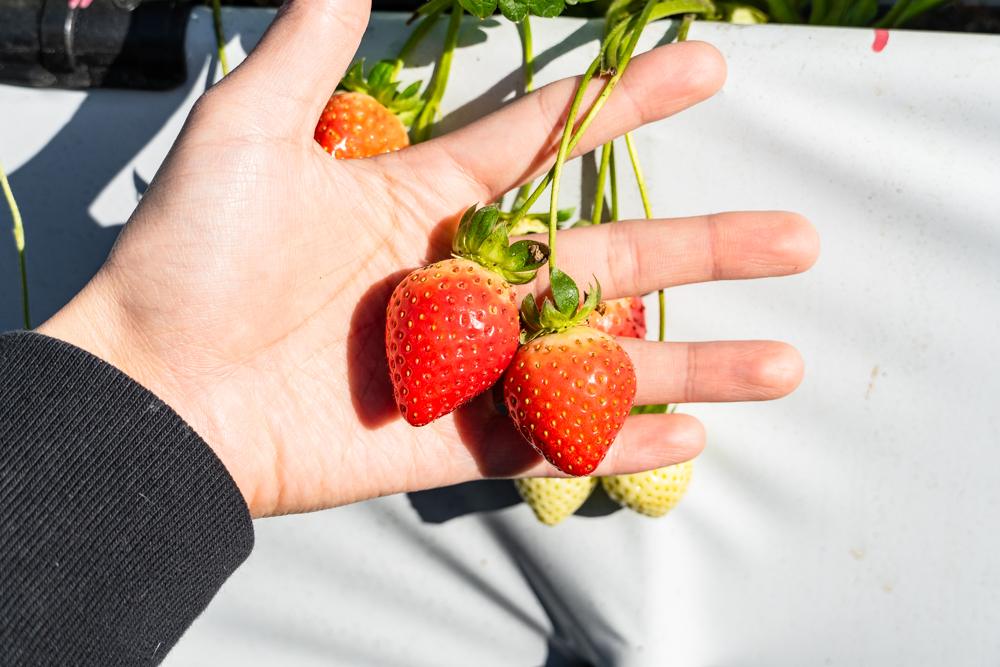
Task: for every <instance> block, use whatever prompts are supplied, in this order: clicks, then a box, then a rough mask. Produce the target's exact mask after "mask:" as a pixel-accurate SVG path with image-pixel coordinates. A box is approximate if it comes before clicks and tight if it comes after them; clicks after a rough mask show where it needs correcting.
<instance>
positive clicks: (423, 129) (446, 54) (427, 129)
mask: <svg viewBox="0 0 1000 667" xmlns="http://www.w3.org/2000/svg"><path fill="white" fill-rule="evenodd" d="M464 11H465V10H463V9H462V5H460V4H458V0H454V2H452V3H451V20H449V21H448V32H447V33H446V34H445V38H444V48H443V49H442V51H441V60H440V61H439V62H438V69H437V73H436V75H435V77H434V83H433V84H432V87H431V88H430V97H429V98H428V100H427V104H426V105H425V106H424V108H423V110H422V111H421V112H420V115H419V116H418V117H417V122H416V123H414V126H413V143H415V144H417V143H420V142H421V141H427V140H428V139H430V138H431V130H433V128H434V119H435V118H436V117H437V112H438V107H439V106H440V105H441V99H442V98H443V97H444V90H445V88H446V87H447V85H448V74H449V73H450V72H451V60H452V56H454V54H455V46H456V45H457V44H458V31H459V29H460V28H461V27H462V13H463V12H464ZM425 94H426V93H425Z"/></svg>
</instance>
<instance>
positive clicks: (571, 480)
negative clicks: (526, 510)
mask: <svg viewBox="0 0 1000 667" xmlns="http://www.w3.org/2000/svg"><path fill="white" fill-rule="evenodd" d="M514 485H515V486H516V487H517V492H518V493H520V494H521V497H522V498H524V502H526V503H528V505H529V506H530V507H531V509H532V510H534V512H535V516H537V517H538V520H539V521H541V522H542V523H544V524H546V525H549V526H554V525H556V524H557V523H560V522H561V521H563V520H564V519H565V518H566V517H568V516H569V515H571V514H572V513H573V512H575V511H577V510H578V509H580V506H581V505H583V503H585V502H586V501H587V498H589V497H590V494H591V492H592V491H593V490H594V488H595V487H596V486H597V478H596V477H567V478H561V477H551V478H549V477H532V478H529V479H516V480H514Z"/></svg>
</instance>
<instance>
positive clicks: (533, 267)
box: [504, 240, 549, 271]
mask: <svg viewBox="0 0 1000 667" xmlns="http://www.w3.org/2000/svg"><path fill="white" fill-rule="evenodd" d="M508 253H509V258H508V260H507V262H506V263H505V264H504V268H505V269H510V270H511V271H537V270H538V269H540V268H542V267H543V266H545V262H547V261H549V247H548V246H547V245H545V244H544V243H540V242H538V241H527V240H525V241H518V242H517V243H514V244H512V245H511V246H510V248H509V250H508Z"/></svg>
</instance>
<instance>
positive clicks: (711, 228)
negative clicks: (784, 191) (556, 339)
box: [523, 211, 819, 299]
mask: <svg viewBox="0 0 1000 667" xmlns="http://www.w3.org/2000/svg"><path fill="white" fill-rule="evenodd" d="M529 238H537V239H538V240H540V241H543V242H544V241H547V240H548V239H547V237H544V236H543V235H533V236H532V237H529ZM556 245H557V250H558V262H559V268H560V269H561V270H562V271H564V272H566V273H567V274H569V275H570V276H572V277H573V278H574V279H575V280H576V281H577V282H578V283H579V285H580V287H581V289H584V286H585V285H586V284H588V283H592V282H593V279H594V277H596V278H597V280H598V281H600V283H601V295H602V298H604V299H617V298H621V297H627V296H637V295H640V294H648V293H650V292H653V291H656V290H658V289H665V288H667V287H673V286H675V285H687V284H691V283H700V282H706V281H709V280H742V279H747V278H767V277H772V276H786V275H792V274H796V273H801V272H803V271H805V270H806V269H808V268H809V267H811V266H812V265H813V264H815V263H816V259H817V258H818V257H819V235H818V234H817V233H816V229H815V228H814V227H813V226H812V224H810V223H809V221H808V220H806V219H805V218H803V217H802V216H799V215H796V214H794V213H783V212H779V211H770V212H747V213H718V214H715V215H706V216H698V217H694V218H678V219H675V220H636V221H629V222H615V223H607V224H603V225H598V226H595V227H578V228H576V229H569V230H566V231H563V232H559V235H558V237H557V240H556ZM546 289H548V271H546V270H544V269H543V270H542V271H539V272H538V278H537V279H536V280H535V282H534V283H532V284H531V285H529V286H526V287H524V288H523V292H524V293H525V294H526V293H527V292H529V291H530V292H534V293H535V294H536V295H537V294H542V293H544V292H545V290H546Z"/></svg>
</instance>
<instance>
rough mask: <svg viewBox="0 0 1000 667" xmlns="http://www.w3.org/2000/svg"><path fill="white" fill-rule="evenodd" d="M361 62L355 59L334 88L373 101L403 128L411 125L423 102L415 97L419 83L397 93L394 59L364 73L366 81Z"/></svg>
mask: <svg viewBox="0 0 1000 667" xmlns="http://www.w3.org/2000/svg"><path fill="white" fill-rule="evenodd" d="M364 62H365V61H364V60H359V61H358V62H356V63H354V64H353V65H351V69H349V70H347V74H345V75H344V78H343V79H341V80H340V85H338V86H337V88H338V89H342V90H349V91H351V92H355V93H364V94H365V95H371V96H372V97H374V98H375V101H376V102H378V103H379V104H381V105H382V106H384V107H385V108H386V109H388V110H389V111H391V112H392V113H393V115H395V116H396V117H397V118H399V120H401V121H402V122H403V125H407V126H409V125H412V124H413V121H414V120H415V119H416V117H417V114H419V113H420V110H421V109H422V108H423V105H424V101H423V100H422V99H421V98H420V96H419V95H417V93H418V92H420V83H421V82H420V81H417V82H416V83H413V84H410V85H409V86H407V87H406V89H405V90H403V91H402V92H399V91H397V88H399V81H393V78H394V76H395V73H396V64H397V63H396V61H395V60H383V61H382V62H380V63H378V64H376V65H375V67H372V69H371V71H370V72H369V73H368V79H367V80H366V79H365V76H364V70H363V65H364Z"/></svg>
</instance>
